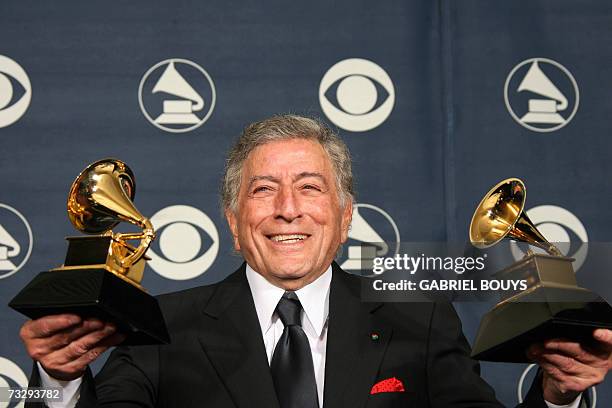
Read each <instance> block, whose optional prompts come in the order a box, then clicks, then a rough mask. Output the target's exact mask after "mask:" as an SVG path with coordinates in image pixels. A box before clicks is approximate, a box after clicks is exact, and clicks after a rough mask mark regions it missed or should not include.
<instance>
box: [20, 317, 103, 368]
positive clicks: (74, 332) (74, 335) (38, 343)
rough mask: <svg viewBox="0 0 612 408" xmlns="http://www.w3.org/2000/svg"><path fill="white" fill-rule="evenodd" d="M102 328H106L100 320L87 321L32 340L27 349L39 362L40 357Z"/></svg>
mask: <svg viewBox="0 0 612 408" xmlns="http://www.w3.org/2000/svg"><path fill="white" fill-rule="evenodd" d="M102 328H104V323H102V322H101V321H100V320H97V319H86V320H83V321H82V322H81V323H80V324H78V325H76V326H72V327H69V328H67V329H64V330H62V331H60V332H59V333H57V334H55V335H53V336H50V337H44V338H35V339H32V340H30V341H29V342H28V344H26V348H27V351H28V354H30V356H31V357H32V358H34V359H35V360H38V359H39V358H40V356H44V355H46V354H49V353H51V352H53V351H55V350H59V349H61V348H63V347H66V346H67V345H69V344H70V343H71V342H73V341H74V340H76V339H78V338H80V337H83V336H84V335H86V334H88V333H91V332H92V331H94V330H100V329H102Z"/></svg>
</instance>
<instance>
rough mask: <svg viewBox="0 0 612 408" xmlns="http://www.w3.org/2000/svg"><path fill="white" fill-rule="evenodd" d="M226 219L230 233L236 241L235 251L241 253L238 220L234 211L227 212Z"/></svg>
mask: <svg viewBox="0 0 612 408" xmlns="http://www.w3.org/2000/svg"><path fill="white" fill-rule="evenodd" d="M225 219H226V220H227V225H228V226H229V229H230V233H231V234H232V238H233V239H234V249H235V250H236V251H240V242H239V241H238V220H237V217H236V214H234V212H233V211H232V210H229V209H228V210H225Z"/></svg>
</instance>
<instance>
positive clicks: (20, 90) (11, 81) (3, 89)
mask: <svg viewBox="0 0 612 408" xmlns="http://www.w3.org/2000/svg"><path fill="white" fill-rule="evenodd" d="M25 92H26V90H25V88H24V87H23V86H22V85H21V84H20V83H19V81H17V80H16V79H15V78H14V77H12V76H11V75H9V74H7V73H3V72H0V109H5V108H7V107H10V106H12V105H14V104H15V102H17V101H19V100H20V99H21V97H22V96H23V95H24V94H25Z"/></svg>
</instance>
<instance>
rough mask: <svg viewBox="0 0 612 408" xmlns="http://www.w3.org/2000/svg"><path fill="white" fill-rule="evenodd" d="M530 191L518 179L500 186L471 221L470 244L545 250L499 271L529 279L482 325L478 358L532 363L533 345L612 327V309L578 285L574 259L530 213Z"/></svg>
mask: <svg viewBox="0 0 612 408" xmlns="http://www.w3.org/2000/svg"><path fill="white" fill-rule="evenodd" d="M525 198H526V189H525V185H524V184H523V182H522V181H521V180H519V179H517V178H509V179H506V180H503V181H501V182H500V183H498V184H497V185H495V186H494V187H493V188H492V189H491V190H490V191H489V192H488V193H487V194H486V195H485V196H484V198H483V199H482V201H481V202H480V204H479V205H478V207H477V208H476V211H475V212H474V215H473V217H472V222H471V223H470V241H471V242H472V245H474V246H475V247H477V248H488V247H491V246H493V245H495V244H497V243H499V242H500V241H502V240H503V239H505V238H509V239H513V240H516V241H520V242H526V243H528V244H530V245H533V246H536V247H539V248H541V249H544V250H545V251H546V252H547V254H537V253H533V252H532V251H528V252H527V254H526V256H525V257H524V258H523V259H521V260H519V261H517V262H516V263H514V264H512V265H510V266H509V267H507V268H505V269H503V270H501V271H499V272H497V273H496V274H495V277H496V278H497V279H500V280H525V281H526V283H527V289H526V290H524V291H507V292H502V293H501V299H500V302H499V303H498V304H497V305H496V306H495V307H494V308H493V309H492V310H491V311H489V312H488V313H487V314H485V316H484V317H483V319H482V320H481V322H480V327H479V329H478V334H477V335H476V340H475V341H474V347H473V348H472V357H474V358H476V359H479V360H487V361H504V362H515V363H526V362H528V359H527V357H526V355H525V352H526V350H527V349H528V348H529V346H530V345H531V344H533V343H536V342H541V341H544V340H546V339H551V338H570V339H573V340H576V341H578V342H581V343H588V342H590V341H592V332H593V330H594V329H595V328H599V327H602V328H612V307H610V305H609V304H608V303H606V302H605V301H604V300H603V299H602V298H601V297H600V296H598V295H597V294H595V293H593V292H591V291H589V290H587V289H584V288H581V287H579V286H578V285H577V283H576V276H575V274H574V270H573V268H572V261H573V259H572V258H568V257H564V256H563V255H562V254H561V252H560V251H559V250H558V249H557V248H556V247H555V246H554V245H553V244H551V243H550V242H548V241H547V240H546V238H544V236H542V234H541V233H540V232H539V231H538V230H537V229H536V227H535V226H534V225H533V223H532V222H531V221H530V220H529V218H528V217H527V215H526V214H525V212H524V207H525Z"/></svg>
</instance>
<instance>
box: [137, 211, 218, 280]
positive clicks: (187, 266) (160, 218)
mask: <svg viewBox="0 0 612 408" xmlns="http://www.w3.org/2000/svg"><path fill="white" fill-rule="evenodd" d="M151 223H152V224H153V226H154V228H155V230H156V231H158V234H159V235H158V236H159V239H158V240H157V245H158V248H156V249H157V250H158V251H159V254H160V255H158V254H157V253H156V252H154V251H153V250H149V251H148V252H147V255H148V256H149V257H150V258H151V260H150V261H148V262H147V264H148V265H149V266H150V267H151V268H153V270H154V271H155V272H157V273H158V274H160V275H161V276H163V277H164V278H167V279H172V280H187V279H193V278H195V277H198V276H200V275H201V274H203V273H204V272H206V271H207V270H208V268H210V266H211V265H212V264H213V262H214V261H215V259H216V258H217V254H218V253H219V232H218V231H217V227H215V224H214V223H213V221H212V220H211V219H210V217H208V215H206V214H204V213H203V212H202V211H200V210H198V209H197V208H194V207H190V206H188V205H173V206H170V207H166V208H164V209H162V210H160V211H158V212H156V213H155V214H154V215H153V216H152V217H151Z"/></svg>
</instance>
